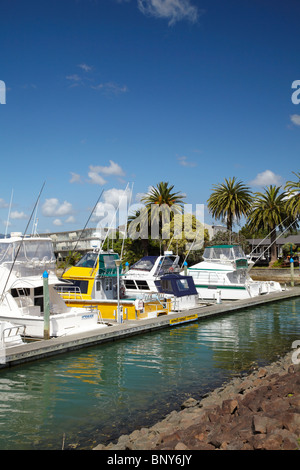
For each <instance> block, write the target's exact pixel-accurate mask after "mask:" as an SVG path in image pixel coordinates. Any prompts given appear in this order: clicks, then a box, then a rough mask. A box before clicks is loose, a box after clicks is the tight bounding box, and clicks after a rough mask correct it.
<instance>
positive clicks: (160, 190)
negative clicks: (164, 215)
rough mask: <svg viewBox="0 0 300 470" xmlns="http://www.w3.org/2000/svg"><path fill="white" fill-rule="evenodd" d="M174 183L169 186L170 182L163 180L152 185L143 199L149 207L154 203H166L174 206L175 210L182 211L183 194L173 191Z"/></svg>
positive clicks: (160, 204)
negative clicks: (154, 185)
mask: <svg viewBox="0 0 300 470" xmlns="http://www.w3.org/2000/svg"><path fill="white" fill-rule="evenodd" d="M173 188H174V185H172V186H169V183H166V182H163V181H161V182H160V183H158V184H157V185H156V188H155V187H152V188H151V189H150V191H149V193H148V194H146V196H144V197H143V198H142V199H141V201H142V202H145V204H146V206H147V207H149V206H151V205H152V204H157V205H159V206H162V205H163V204H166V205H167V206H168V207H172V209H173V211H174V212H181V209H182V204H184V202H183V200H182V198H184V197H185V196H184V195H183V194H179V192H177V193H174V192H173V193H172V191H173Z"/></svg>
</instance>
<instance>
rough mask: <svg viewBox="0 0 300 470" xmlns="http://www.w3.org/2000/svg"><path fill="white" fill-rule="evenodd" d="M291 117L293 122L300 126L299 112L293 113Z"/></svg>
mask: <svg viewBox="0 0 300 470" xmlns="http://www.w3.org/2000/svg"><path fill="white" fill-rule="evenodd" d="M290 118H291V121H292V123H293V124H295V125H296V126H300V115H299V114H292V115H291V116H290Z"/></svg>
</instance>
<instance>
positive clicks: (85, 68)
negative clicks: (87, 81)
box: [78, 64, 93, 72]
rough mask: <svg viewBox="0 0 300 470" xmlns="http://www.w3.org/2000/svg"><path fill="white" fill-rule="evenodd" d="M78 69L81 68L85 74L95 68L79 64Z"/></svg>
mask: <svg viewBox="0 0 300 470" xmlns="http://www.w3.org/2000/svg"><path fill="white" fill-rule="evenodd" d="M78 67H80V68H81V69H82V70H84V71H85V72H90V71H91V70H92V68H93V67H91V66H90V65H87V64H79V65H78Z"/></svg>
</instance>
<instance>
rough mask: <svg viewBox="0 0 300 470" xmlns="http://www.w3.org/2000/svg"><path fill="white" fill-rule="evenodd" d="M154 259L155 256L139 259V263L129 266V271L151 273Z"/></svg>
mask: <svg viewBox="0 0 300 470" xmlns="http://www.w3.org/2000/svg"><path fill="white" fill-rule="evenodd" d="M156 259H157V256H144V258H141V259H140V260H139V261H137V262H136V263H134V264H133V265H132V266H131V269H138V270H140V271H151V269H152V268H153V266H154V263H155V261H156Z"/></svg>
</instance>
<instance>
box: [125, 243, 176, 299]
mask: <svg viewBox="0 0 300 470" xmlns="http://www.w3.org/2000/svg"><path fill="white" fill-rule="evenodd" d="M179 271H180V267H179V256H177V255H173V253H172V252H170V251H166V252H165V253H164V255H160V256H144V257H143V258H141V259H140V260H139V261H137V262H136V263H134V264H133V265H132V266H131V268H130V269H129V270H128V271H127V272H125V273H123V274H122V279H123V282H124V286H125V292H126V295H127V296H130V295H133V296H136V295H139V294H143V293H144V294H148V293H150V292H151V293H153V292H154V293H158V288H157V285H156V284H155V281H156V280H158V279H159V278H160V277H161V276H163V275H164V274H167V273H174V272H179Z"/></svg>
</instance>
